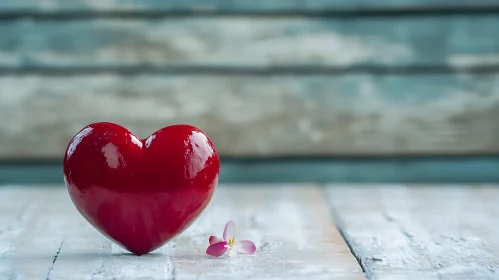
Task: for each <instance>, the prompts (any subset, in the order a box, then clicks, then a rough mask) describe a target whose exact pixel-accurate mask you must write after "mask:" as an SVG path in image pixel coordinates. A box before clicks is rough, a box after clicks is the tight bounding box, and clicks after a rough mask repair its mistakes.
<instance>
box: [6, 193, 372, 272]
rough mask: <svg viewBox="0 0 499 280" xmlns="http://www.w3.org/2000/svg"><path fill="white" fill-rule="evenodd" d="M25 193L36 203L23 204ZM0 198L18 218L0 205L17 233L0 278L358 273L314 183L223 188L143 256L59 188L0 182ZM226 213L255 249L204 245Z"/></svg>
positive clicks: (218, 231) (218, 230) (9, 239)
mask: <svg viewBox="0 0 499 280" xmlns="http://www.w3.org/2000/svg"><path fill="white" fill-rule="evenodd" d="M30 197H37V203H38V204H36V205H35V206H33V207H34V208H33V209H31V211H30V212H27V210H22V209H24V208H23V206H22V205H25V204H27V203H28V202H30V203H31V202H32V201H28V200H26V199H27V198H30ZM25 198H26V199H25ZM241 198H244V199H241ZM0 199H1V202H3V204H0V207H9V210H10V213H14V214H16V215H20V217H22V218H21V219H17V218H14V217H15V215H14V216H13V215H9V212H7V211H5V212H4V211H2V212H0V219H1V221H3V222H5V223H3V224H1V225H0V226H1V227H6V228H9V227H10V228H12V229H13V232H14V233H9V231H0V236H1V237H2V238H0V240H1V242H2V243H4V244H6V246H4V247H2V248H10V247H13V248H12V249H8V251H7V252H3V253H2V254H1V255H0V257H1V258H2V259H1V260H2V262H0V268H1V270H0V276H2V279H19V280H24V279H52V280H58V279H61V280H62V279H72V280H73V279H74V280H79V279H95V280H97V279H125V280H126V279H207V280H209V279H217V280H218V279H222V280H223V279H234V278H235V277H236V278H244V279H303V278H304V277H307V278H309V277H313V279H364V275H363V273H362V270H361V268H360V266H359V265H358V263H357V262H356V260H355V258H354V257H353V255H352V254H351V252H350V251H349V249H348V247H347V245H346V244H345V242H344V240H343V239H342V237H341V235H340V234H339V232H338V230H337V229H336V228H335V227H334V222H333V221H332V219H331V216H330V215H329V209H328V207H327V205H326V203H325V200H324V198H323V197H322V196H321V192H320V191H319V189H317V188H315V187H309V186H294V187H293V186H279V185H277V186H261V185H260V186H258V185H256V186H255V185H253V186H249V185H248V186H234V187H232V188H227V187H220V188H219V189H218V190H217V192H216V194H215V197H214V200H213V201H212V203H211V204H210V206H209V207H208V209H207V210H206V212H205V213H203V214H202V215H201V217H200V218H199V219H198V220H197V221H196V222H195V224H194V225H193V226H191V227H190V228H189V229H188V230H187V231H186V232H184V233H183V234H182V235H180V236H179V237H177V238H176V239H175V240H174V241H172V242H170V243H169V244H167V245H165V246H163V247H162V248H160V249H158V250H156V251H155V252H153V253H151V254H149V255H145V256H141V257H137V256H133V255H131V254H129V253H126V252H125V251H124V250H122V249H121V248H119V247H118V246H116V245H114V244H112V243H111V242H110V241H108V240H107V239H105V238H104V237H103V236H102V235H101V234H100V233H98V232H97V231H96V230H95V229H93V228H92V227H91V226H90V225H89V224H87V223H86V222H85V221H84V220H83V218H82V217H81V216H80V215H79V214H78V213H77V211H76V209H75V208H74V206H73V205H72V204H71V202H70V199H69V197H68V195H67V193H66V191H65V189H64V188H61V187H57V188H36V187H34V188H33V187H31V188H30V187H17V188H16V187H2V188H0ZM14 199H15V200H14ZM46 199H50V202H51V203H47V200H46ZM43 202H44V203H43ZM16 203H17V204H19V205H21V206H19V205H17V204H16ZM16 206H17V207H16ZM23 211H24V212H23ZM39 211H41V212H39ZM229 219H232V220H234V221H235V222H236V224H237V237H238V238H244V239H250V240H253V241H254V242H255V244H256V245H257V252H256V253H255V255H253V256H243V255H238V256H237V257H235V258H229V257H228V256H227V257H226V256H224V257H222V258H212V257H209V256H207V255H206V254H205V250H206V247H207V245H208V237H209V236H210V235H221V234H222V231H223V226H224V225H225V222H226V221H228V220H229ZM5 237H7V238H5ZM9 246H10V247H9ZM9 277H10V278H9Z"/></svg>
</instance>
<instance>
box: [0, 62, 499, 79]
mask: <svg viewBox="0 0 499 280" xmlns="http://www.w3.org/2000/svg"><path fill="white" fill-rule="evenodd" d="M103 73H107V74H118V75H138V74H162V75H164V74H171V75H206V76H219V75H230V76H240V75H250V76H290V75H337V76H344V75H352V74H369V75H428V74H491V73H499V64H497V63H496V64H490V65H479V64H477V65H461V66H459V65H450V64H441V65H430V64H429V65H423V64H419V65H418V64H416V65H406V66H390V65H380V64H359V65H353V66H318V65H302V66H297V65H289V66H261V67H258V66H224V65H206V66H203V65H185V66H180V65H172V66H166V65H164V66H153V65H148V64H142V65H141V64H139V65H117V66H71V67H66V66H47V65H31V66H22V67H21V66H19V67H18V66H13V67H10V66H0V75H3V76H9V75H11V76H25V75H33V74H38V75H44V76H73V75H95V74H103Z"/></svg>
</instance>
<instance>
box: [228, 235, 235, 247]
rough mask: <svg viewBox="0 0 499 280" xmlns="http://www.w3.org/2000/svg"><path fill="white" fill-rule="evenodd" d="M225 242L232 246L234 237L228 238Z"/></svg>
mask: <svg viewBox="0 0 499 280" xmlns="http://www.w3.org/2000/svg"><path fill="white" fill-rule="evenodd" d="M227 244H228V245H229V246H230V247H232V246H234V237H232V238H231V239H229V242H227Z"/></svg>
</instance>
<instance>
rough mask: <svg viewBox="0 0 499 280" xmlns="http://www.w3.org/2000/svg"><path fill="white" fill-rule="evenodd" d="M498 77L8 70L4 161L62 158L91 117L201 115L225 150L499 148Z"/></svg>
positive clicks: (122, 119) (128, 119)
mask: <svg viewBox="0 0 499 280" xmlns="http://www.w3.org/2000/svg"><path fill="white" fill-rule="evenodd" d="M498 117H499V76H498V74H488V75H486V74H483V75H416V76H405V75H402V76H392V75H387V76H384V75H380V76H369V75H348V76H328V75H324V76H321V75H317V76H293V75H290V76H267V77H261V76H248V75H235V76H202V75H171V76H163V75H139V76H117V75H112V74H103V75H87V76H79V75H78V76H62V77H57V76H36V75H34V76H4V77H1V78H0V120H4V121H2V122H0V143H2V145H0V158H4V159H7V158H15V159H22V158H24V159H30V158H31V159H34V158H39V159H50V158H52V159H54V158H61V157H62V156H63V154H64V150H65V149H66V146H67V143H69V140H70V139H71V138H72V137H73V136H74V135H75V134H76V133H77V132H78V131H79V130H80V129H82V128H83V127H84V126H85V125H87V124H89V123H91V122H98V121H111V122H116V123H119V124H122V125H124V126H126V127H128V128H129V129H130V130H131V131H132V132H134V133H135V134H137V136H138V137H141V138H146V137H147V136H148V135H150V134H151V133H152V132H154V131H155V130H157V129H159V128H161V127H164V126H167V125H170V124H174V123H190V124H192V125H195V126H197V127H199V128H201V129H202V130H203V131H205V132H206V133H207V135H208V136H209V137H210V138H211V139H212V140H213V141H214V143H215V145H216V147H217V150H218V151H219V153H220V154H221V155H223V156H255V157H265V156H290V155H291V156H292V155H296V156H301V155H308V156H314V155H316V156H327V155H385V156H386V155H400V154H415V155H420V154H452V155H456V154H461V155H467V154H489V155H490V154H498V153H499V134H498V131H499V123H498V122H497V121H496V119H497V118H498Z"/></svg>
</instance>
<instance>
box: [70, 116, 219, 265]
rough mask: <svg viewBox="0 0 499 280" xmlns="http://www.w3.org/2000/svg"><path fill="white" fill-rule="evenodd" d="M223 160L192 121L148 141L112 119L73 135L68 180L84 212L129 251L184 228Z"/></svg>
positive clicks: (204, 201) (204, 200)
mask: <svg viewBox="0 0 499 280" xmlns="http://www.w3.org/2000/svg"><path fill="white" fill-rule="evenodd" d="M219 170H220V161H219V158H218V154H217V152H216V150H215V147H214V145H213V143H212V142H211V141H210V139H209V138H208V137H207V136H206V135H205V134H204V133H203V132H202V131H201V130H199V129H197V128H196V127H193V126H190V125H172V126H167V127H165V128H162V129H160V130H158V131H156V132H155V133H153V134H152V135H151V136H149V137H148V138H147V139H145V140H141V139H139V138H137V137H136V136H135V135H133V134H132V133H131V132H130V131H128V130H127V129H126V128H124V127H122V126H119V125H117V124H113V123H106V122H101V123H94V124H90V125H88V126H86V127H85V128H83V129H82V130H81V131H80V132H79V133H78V134H76V135H75V136H74V137H73V139H72V140H71V141H70V143H69V145H68V147H67V149H66V155H65V157H64V181H65V183H66V187H67V189H68V192H69V196H70V197H71V200H72V201H73V203H74V205H75V206H76V208H77V209H78V211H79V212H80V213H81V214H82V215H83V217H84V218H85V219H86V220H87V221H88V222H90V224H92V225H93V226H94V227H95V228H97V229H98V230H99V231H100V232H101V233H102V234H104V235H105V236H107V237H108V238H110V239H111V240H113V241H114V242H116V243H117V244H118V245H120V246H122V247H123V248H125V249H127V250H128V251H130V252H132V253H134V254H136V255H142V254H146V253H149V252H151V251H153V250H155V249H157V248H159V247H161V246H162V245H164V244H165V243H166V242H168V241H169V240H171V239H172V238H173V237H175V236H177V235H178V234H180V233H181V232H182V231H184V230H185V229H187V228H188V227H189V226H190V225H191V224H192V223H193V222H194V220H195V219H196V218H197V217H198V216H199V215H200V214H201V212H202V211H203V210H204V209H205V208H206V206H207V205H208V203H209V202H210V200H211V197H212V196H213V193H214V191H215V188H216V185H217V182H218V175H219Z"/></svg>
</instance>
